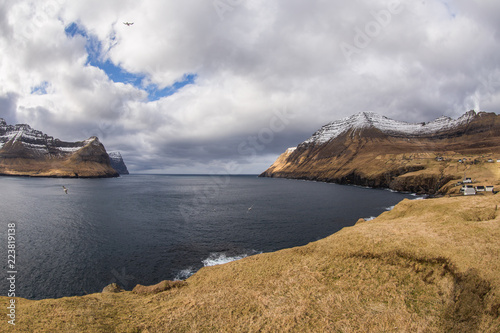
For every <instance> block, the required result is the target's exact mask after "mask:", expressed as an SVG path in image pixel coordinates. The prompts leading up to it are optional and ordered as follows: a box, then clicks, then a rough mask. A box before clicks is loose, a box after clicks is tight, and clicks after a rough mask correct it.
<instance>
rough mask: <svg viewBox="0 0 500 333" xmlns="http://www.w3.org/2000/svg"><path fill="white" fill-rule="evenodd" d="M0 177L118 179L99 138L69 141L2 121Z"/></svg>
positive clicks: (27, 126)
mask: <svg viewBox="0 0 500 333" xmlns="http://www.w3.org/2000/svg"><path fill="white" fill-rule="evenodd" d="M0 175H7V176H30V177H71V178H72V177H81V178H101V177H118V176H119V174H118V172H117V171H116V170H115V169H114V168H113V167H112V166H111V161H110V157H109V155H108V153H107V152H106V149H105V148H104V146H103V144H102V143H101V142H100V141H99V139H98V138H97V137H91V138H89V139H87V140H84V141H78V142H65V141H61V140H59V139H54V138H53V137H51V136H48V135H47V134H44V133H42V132H41V131H38V130H35V129H32V128H31V127H30V126H29V125H26V124H18V125H7V123H6V122H5V120H4V119H1V118H0Z"/></svg>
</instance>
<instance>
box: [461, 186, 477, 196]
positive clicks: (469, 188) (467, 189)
mask: <svg viewBox="0 0 500 333" xmlns="http://www.w3.org/2000/svg"><path fill="white" fill-rule="evenodd" d="M464 195H476V189H475V188H474V186H472V185H465V189H464Z"/></svg>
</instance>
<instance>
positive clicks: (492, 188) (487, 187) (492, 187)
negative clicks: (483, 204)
mask: <svg viewBox="0 0 500 333" xmlns="http://www.w3.org/2000/svg"><path fill="white" fill-rule="evenodd" d="M494 189H495V187H494V186H491V185H486V186H485V191H486V192H493V190H494Z"/></svg>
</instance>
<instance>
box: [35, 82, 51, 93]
mask: <svg viewBox="0 0 500 333" xmlns="http://www.w3.org/2000/svg"><path fill="white" fill-rule="evenodd" d="M48 87H49V83H48V82H47V81H43V82H42V83H40V84H39V85H38V86H36V87H32V88H31V94H32V95H47V88H48Z"/></svg>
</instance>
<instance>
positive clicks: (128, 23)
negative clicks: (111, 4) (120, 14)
mask: <svg viewBox="0 0 500 333" xmlns="http://www.w3.org/2000/svg"><path fill="white" fill-rule="evenodd" d="M123 24H125V25H127V26H129V27H130V26H131V25H132V24H134V22H123Z"/></svg>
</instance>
